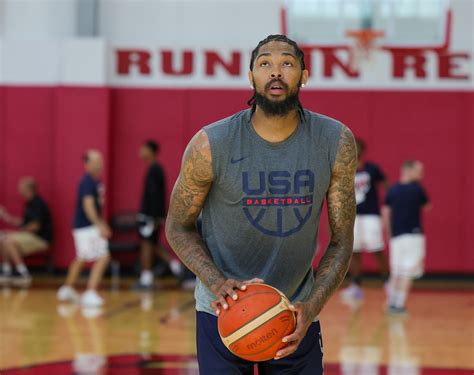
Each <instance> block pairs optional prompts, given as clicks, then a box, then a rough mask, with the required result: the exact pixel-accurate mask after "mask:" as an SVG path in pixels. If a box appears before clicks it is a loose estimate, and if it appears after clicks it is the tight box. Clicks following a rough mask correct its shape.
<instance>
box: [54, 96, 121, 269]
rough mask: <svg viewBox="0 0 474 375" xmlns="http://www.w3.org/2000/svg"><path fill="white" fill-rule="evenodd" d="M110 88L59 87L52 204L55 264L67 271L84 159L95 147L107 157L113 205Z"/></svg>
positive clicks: (108, 189) (106, 181) (107, 192)
mask: <svg viewBox="0 0 474 375" xmlns="http://www.w3.org/2000/svg"><path fill="white" fill-rule="evenodd" d="M109 97H110V93H109V89H107V88H78V87H59V88H57V89H56V96H55V99H56V103H55V104H56V105H55V119H56V134H55V139H54V144H55V145H54V151H53V152H54V162H53V164H52V169H53V170H54V180H53V181H54V183H53V186H54V199H53V200H52V201H51V205H52V211H53V216H54V227H55V232H56V236H55V246H54V250H55V254H54V255H55V265H56V266H57V267H59V268H65V267H67V265H68V264H69V262H70V261H71V260H72V258H73V257H74V250H73V245H72V236H71V222H72V217H73V213H74V208H75V199H76V192H77V185H78V182H79V180H80V178H81V176H82V174H83V173H84V170H83V166H82V161H81V156H82V155H83V154H84V151H85V150H87V149H90V148H95V149H98V150H99V151H101V152H102V153H103V155H104V161H105V171H104V172H105V173H104V178H103V180H104V183H105V187H106V208H107V207H108V206H109V205H110V201H109V198H108V194H109V193H110V186H109V181H108V171H109V170H110V169H111V168H112V161H111V159H110V156H109V147H110V140H109V107H110V101H109Z"/></svg>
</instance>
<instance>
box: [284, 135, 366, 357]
mask: <svg viewBox="0 0 474 375" xmlns="http://www.w3.org/2000/svg"><path fill="white" fill-rule="evenodd" d="M356 168H357V152H356V148H355V142H354V136H353V135H352V133H351V131H350V130H349V129H348V128H346V127H344V128H343V129H342V132H341V137H340V141H339V149H338V152H337V157H336V162H335V164H334V168H333V172H332V176H331V183H330V185H329V190H328V194H327V204H328V217H329V226H330V228H331V241H330V242H329V246H328V248H327V249H326V252H325V254H324V256H323V257H322V259H321V261H320V262H319V266H318V269H317V271H316V280H315V283H314V286H313V290H312V291H311V294H310V296H309V298H308V299H307V300H306V301H304V302H299V303H296V304H295V306H294V307H293V308H292V309H293V311H294V312H295V313H296V321H297V324H296V330H295V332H294V333H293V334H291V335H289V336H287V337H285V338H283V341H284V342H288V343H289V344H288V346H287V347H286V348H285V349H283V350H280V351H279V352H278V353H277V355H276V358H277V359H278V358H282V357H285V356H288V355H290V354H292V353H293V352H295V351H296V349H297V348H298V345H299V344H300V342H301V340H302V339H303V338H304V336H305V335H306V332H307V330H308V328H309V326H310V324H311V323H312V322H313V320H314V319H315V318H316V316H317V315H318V314H319V313H320V312H321V310H322V308H323V307H324V305H325V304H326V302H327V301H328V300H329V298H330V297H331V295H332V294H333V293H334V292H335V291H336V289H337V288H338V287H339V285H340V284H341V282H342V281H343V279H344V277H345V275H346V272H347V269H348V268H349V263H350V260H351V256H352V248H353V242H354V220H355V208H356V204H355V194H354V178H355V171H356Z"/></svg>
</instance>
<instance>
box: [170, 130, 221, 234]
mask: <svg viewBox="0 0 474 375" xmlns="http://www.w3.org/2000/svg"><path fill="white" fill-rule="evenodd" d="M212 180H213V175H212V157H211V147H210V144H209V138H208V136H207V134H206V132H205V131H204V130H201V131H199V132H198V133H197V134H196V135H195V136H194V137H193V139H192V140H191V141H190V142H189V144H188V146H187V147H186V150H185V152H184V155H183V161H182V164H181V172H180V174H179V176H178V180H177V181H176V184H175V186H174V188H173V192H172V193H171V201H170V209H169V212H168V219H170V220H176V221H178V222H180V223H182V224H185V225H194V222H195V220H196V218H197V216H198V215H199V213H200V212H201V209H202V206H203V205H204V201H205V199H206V196H207V193H208V192H209V189H210V186H211V184H212Z"/></svg>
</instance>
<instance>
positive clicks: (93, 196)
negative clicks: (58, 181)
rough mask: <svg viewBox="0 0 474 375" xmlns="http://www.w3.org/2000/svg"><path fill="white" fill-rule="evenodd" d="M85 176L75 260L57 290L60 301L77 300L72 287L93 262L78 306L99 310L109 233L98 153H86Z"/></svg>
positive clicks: (78, 207)
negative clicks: (88, 263)
mask: <svg viewBox="0 0 474 375" xmlns="http://www.w3.org/2000/svg"><path fill="white" fill-rule="evenodd" d="M83 161H84V168H85V170H86V174H85V175H84V176H83V177H82V179H81V182H80V184H79V189H78V195H77V202H76V211H75V214H74V220H73V231H72V234H73V237H74V245H75V247H76V257H75V259H74V260H73V262H72V263H71V265H70V266H69V270H68V275H67V279H66V283H65V284H64V285H63V286H61V288H59V290H58V293H57V297H58V299H59V300H60V301H76V300H78V299H79V296H78V294H77V292H76V291H75V290H74V284H75V282H76V280H77V278H78V276H79V274H80V272H81V270H82V267H83V265H84V263H85V262H94V265H93V266H92V270H91V273H90V277H89V281H88V284H87V291H86V292H85V293H84V294H83V295H82V297H81V304H83V305H86V306H93V307H98V306H101V305H102V304H103V299H102V298H101V297H100V296H99V295H98V294H97V288H98V286H99V283H100V281H101V279H102V276H103V274H104V271H105V268H106V267H107V264H108V262H109V258H110V257H109V250H108V241H107V239H108V238H110V237H111V234H112V233H111V231H110V228H109V226H108V225H107V223H106V222H105V221H104V220H103V219H102V218H101V211H102V210H101V208H102V204H103V200H104V197H103V195H104V189H103V185H102V183H101V182H100V176H101V175H102V169H103V161H102V155H101V153H100V152H99V151H96V150H89V151H87V152H86V154H85V155H84V157H83Z"/></svg>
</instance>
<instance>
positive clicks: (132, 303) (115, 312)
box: [101, 299, 141, 319]
mask: <svg viewBox="0 0 474 375" xmlns="http://www.w3.org/2000/svg"><path fill="white" fill-rule="evenodd" d="M140 304H141V299H136V300H133V301H128V302H125V303H123V304H121V305H120V306H118V307H116V308H114V309H111V310H109V311H106V312H105V313H104V314H102V316H101V317H102V318H103V319H109V318H111V317H113V316H116V315H118V314H121V313H123V312H125V311H127V310H130V309H133V308H135V307H138V306H140Z"/></svg>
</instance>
